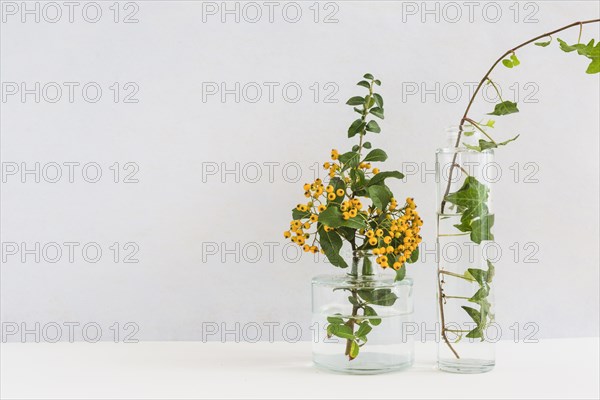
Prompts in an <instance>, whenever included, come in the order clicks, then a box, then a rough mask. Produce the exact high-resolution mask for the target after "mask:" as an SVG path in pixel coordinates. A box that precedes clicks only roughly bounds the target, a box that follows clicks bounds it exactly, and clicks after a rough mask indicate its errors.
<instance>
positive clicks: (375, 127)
mask: <svg viewBox="0 0 600 400" xmlns="http://www.w3.org/2000/svg"><path fill="white" fill-rule="evenodd" d="M366 129H367V130H368V131H369V132H374V133H379V132H381V128H380V127H379V124H378V123H377V121H369V123H368V124H367V127H366Z"/></svg>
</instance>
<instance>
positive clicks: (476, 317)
mask: <svg viewBox="0 0 600 400" xmlns="http://www.w3.org/2000/svg"><path fill="white" fill-rule="evenodd" d="M462 309H463V310H465V311H466V312H467V314H469V317H471V319H472V320H473V321H474V322H475V323H476V324H477V326H478V327H479V326H481V313H480V312H479V311H478V310H476V309H474V308H473V307H467V306H462Z"/></svg>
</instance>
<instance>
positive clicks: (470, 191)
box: [446, 176, 489, 208]
mask: <svg viewBox="0 0 600 400" xmlns="http://www.w3.org/2000/svg"><path fill="white" fill-rule="evenodd" d="M488 192H489V189H488V188H487V187H486V186H485V185H484V184H482V183H481V182H479V181H478V180H477V179H475V178H474V177H472V176H469V177H467V178H466V179H465V182H464V183H463V185H462V187H461V188H460V189H459V190H457V191H456V192H454V193H451V194H449V195H448V196H446V201H448V202H450V203H453V204H456V205H457V206H459V207H465V208H474V207H476V206H478V205H480V204H481V203H483V202H485V201H487V199H488Z"/></svg>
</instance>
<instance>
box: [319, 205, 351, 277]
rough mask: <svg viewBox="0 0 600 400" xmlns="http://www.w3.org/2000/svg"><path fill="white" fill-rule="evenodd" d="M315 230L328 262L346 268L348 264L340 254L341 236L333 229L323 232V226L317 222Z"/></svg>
mask: <svg viewBox="0 0 600 400" xmlns="http://www.w3.org/2000/svg"><path fill="white" fill-rule="evenodd" d="M326 211H327V210H326ZM321 214H322V213H321ZM317 232H318V233H319V243H320V244H321V248H322V249H323V252H324V253H325V257H327V259H328V260H329V262H330V263H331V264H332V265H334V266H336V267H340V268H348V264H347V263H346V261H344V259H343V258H342V257H341V256H340V250H341V249H342V238H340V236H339V235H338V234H337V233H335V232H334V231H330V232H325V228H324V227H323V225H322V224H319V227H318V228H317Z"/></svg>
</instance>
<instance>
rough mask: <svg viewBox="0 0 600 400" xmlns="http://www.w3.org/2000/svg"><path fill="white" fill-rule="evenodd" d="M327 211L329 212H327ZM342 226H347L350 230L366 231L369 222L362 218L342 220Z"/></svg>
mask: <svg viewBox="0 0 600 400" xmlns="http://www.w3.org/2000/svg"><path fill="white" fill-rule="evenodd" d="M325 211H327V210H325ZM341 225H342V226H346V227H348V228H353V229H364V228H367V222H366V221H365V219H364V218H363V217H361V216H358V215H357V216H356V217H352V218H350V219H346V220H345V219H343V218H342V224H341Z"/></svg>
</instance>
